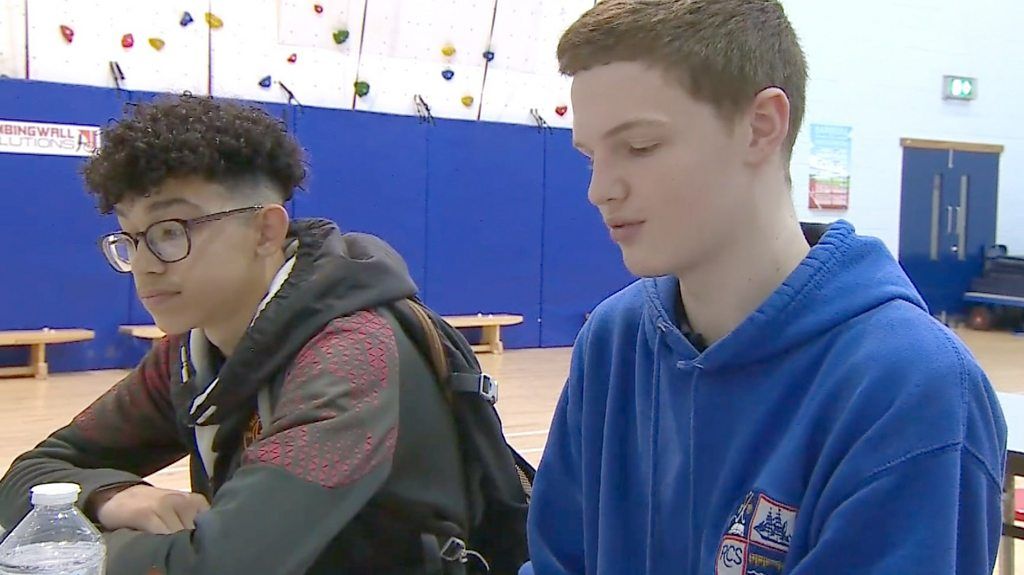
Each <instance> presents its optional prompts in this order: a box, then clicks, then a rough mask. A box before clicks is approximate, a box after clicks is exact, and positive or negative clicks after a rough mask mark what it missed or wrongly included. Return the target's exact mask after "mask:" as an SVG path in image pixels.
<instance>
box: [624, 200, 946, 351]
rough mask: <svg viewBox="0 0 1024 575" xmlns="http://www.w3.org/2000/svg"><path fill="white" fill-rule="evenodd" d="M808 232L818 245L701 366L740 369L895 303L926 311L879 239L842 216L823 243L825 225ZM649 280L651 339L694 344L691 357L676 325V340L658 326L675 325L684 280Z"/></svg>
mask: <svg viewBox="0 0 1024 575" xmlns="http://www.w3.org/2000/svg"><path fill="white" fill-rule="evenodd" d="M804 232H805V235H807V236H808V240H809V241H810V243H811V244H812V247H811V250H810V252H809V253H808V255H807V257H805V258H804V260H803V261H802V262H801V263H800V265H798V266H797V268H796V269H795V270H794V271H793V272H792V273H791V274H790V275H789V277H788V278H786V280H785V281H784V282H783V283H782V285H780V286H779V287H778V288H777V289H776V290H775V291H774V292H773V293H772V294H771V295H770V296H769V297H768V298H767V299H766V300H765V301H764V302H763V303H762V304H761V306H760V307H758V309H757V310H755V311H754V313H752V314H751V315H750V316H748V317H747V318H746V319H745V320H744V321H743V322H742V323H741V324H740V325H739V326H737V327H736V329H735V330H733V331H732V332H731V333H730V334H728V335H727V336H725V337H724V338H722V339H721V340H719V341H717V342H715V343H714V344H713V345H712V346H711V347H709V348H708V349H707V350H705V351H704V353H703V354H701V356H700V360H699V363H700V365H701V366H702V367H703V368H705V369H714V368H716V367H726V366H728V367H741V366H744V365H748V364H751V363H757V362H761V361H764V360H766V359H769V358H772V357H774V356H778V355H781V354H784V353H786V352H787V351H788V350H790V349H793V348H795V347H798V346H800V345H801V344H803V343H805V342H807V341H808V340H811V339H813V338H816V337H818V336H820V335H821V334H823V333H825V332H827V331H829V330H832V329H834V328H836V327H838V326H840V325H842V324H843V323H845V322H847V321H849V320H850V319H852V318H855V317H857V316H858V315H861V314H863V313H865V312H868V311H870V310H872V309H875V308H877V307H880V306H882V305H885V304H887V303H889V302H892V301H896V300H900V301H904V302H907V303H909V304H911V305H914V306H917V307H919V308H921V309H923V310H925V311H927V306H926V305H925V303H924V301H923V300H922V299H921V296H920V295H919V294H918V292H917V290H916V289H915V288H914V285H913V284H912V283H911V281H910V279H909V278H908V277H907V276H906V274H905V273H904V272H903V269H902V268H901V267H900V265H899V264H898V263H897V262H896V260H895V259H894V258H893V257H892V254H891V253H890V252H889V250H888V249H887V248H886V247H885V245H884V244H883V243H882V242H881V241H879V240H877V239H875V238H870V237H864V236H858V235H857V234H856V231H855V230H854V228H853V226H852V225H850V224H849V223H848V222H846V221H843V220H839V221H837V222H835V223H833V224H831V225H830V226H828V228H827V230H825V231H824V233H823V234H821V235H820V238H817V241H815V239H816V236H817V235H819V234H818V232H819V230H816V229H814V228H813V227H811V226H805V228H804ZM643 283H644V292H645V294H644V295H645V298H646V303H645V306H646V308H647V313H645V314H644V315H645V318H646V319H645V322H646V329H647V330H648V332H649V334H650V335H651V336H652V337H651V339H650V341H652V342H654V341H666V342H668V344H669V345H671V346H673V347H676V348H678V349H679V351H683V350H684V349H689V353H690V354H691V355H692V354H693V350H692V348H688V344H686V342H685V339H684V337H683V336H682V333H680V332H679V330H678V329H675V330H674V333H673V336H672V337H666V338H659V337H658V330H659V328H658V326H659V325H661V326H666V325H668V326H674V325H675V320H674V319H673V317H674V314H673V313H672V312H673V311H674V310H675V308H676V305H677V304H676V301H677V299H678V297H679V281H678V279H677V278H675V277H659V278H650V279H645V280H643ZM869 286H870V288H871V289H867V288H868V287H869Z"/></svg>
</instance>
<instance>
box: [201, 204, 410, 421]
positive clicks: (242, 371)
mask: <svg viewBox="0 0 1024 575" xmlns="http://www.w3.org/2000/svg"><path fill="white" fill-rule="evenodd" d="M288 237H289V239H290V240H291V241H292V242H293V244H294V245H293V248H292V249H294V253H295V255H294V256H293V258H292V259H289V260H288V261H287V262H286V263H285V265H284V266H283V267H282V270H281V272H279V273H278V276H277V277H276V278H275V281H274V282H273V283H272V285H271V286H270V290H269V291H268V297H267V299H265V300H264V301H263V303H262V304H261V305H260V308H259V309H258V310H255V312H256V313H255V319H254V320H253V323H252V325H251V326H250V327H249V329H248V330H247V331H246V333H245V335H244V336H243V337H242V340H241V341H240V342H239V343H238V346H237V347H236V348H235V351H234V353H233V354H232V355H231V357H230V358H228V360H227V361H226V362H225V364H224V366H223V367H222V368H221V369H220V371H219V373H218V375H217V379H216V380H215V381H214V382H213V383H211V384H210V386H209V387H207V388H206V389H205V390H204V391H203V392H202V394H201V395H200V396H198V397H197V398H196V399H195V401H194V402H193V408H192V410H191V422H190V423H191V424H193V425H194V424H196V423H199V422H201V423H202V424H204V425H216V424H218V423H220V422H221V421H223V420H224V419H225V418H227V417H230V416H231V415H232V414H237V412H238V408H239V407H240V406H243V405H246V404H251V402H252V401H254V398H255V396H256V393H257V392H258V391H259V389H260V388H261V387H263V386H265V385H268V384H269V383H270V381H271V380H272V379H273V378H274V377H275V376H276V375H277V374H280V373H283V372H284V370H285V369H286V367H287V366H288V365H289V364H290V363H291V362H292V359H293V358H294V357H295V355H296V354H297V353H298V352H299V350H300V349H302V347H303V346H304V345H306V343H307V342H308V341H309V340H310V339H312V338H313V337H314V336H315V335H316V334H317V333H318V332H320V331H321V330H322V329H323V328H324V326H326V325H327V324H328V323H329V322H330V321H331V320H333V319H335V318H338V317H342V316H345V315H350V314H352V313H355V312H357V311H360V310H365V309H372V308H374V307H378V306H381V305H384V304H388V303H390V302H394V301H397V300H401V299H404V298H408V297H412V296H414V295H415V294H416V292H417V288H416V284H415V282H413V280H412V277H411V276H410V275H409V270H408V267H407V266H406V264H405V261H404V260H403V259H402V257H401V256H400V255H399V254H398V253H397V252H396V251H395V250H394V249H393V248H392V247H391V246H389V245H388V244H387V243H386V242H384V241H383V240H381V239H379V238H377V237H374V236H371V235H367V234H359V233H346V234H342V233H341V231H340V230H339V229H338V227H337V225H336V224H334V222H331V221H329V220H323V219H300V220H295V221H293V222H292V224H291V226H290V229H289V233H288ZM190 363H192V362H185V365H186V367H185V368H184V369H189V368H190V367H191V366H189V364H190Z"/></svg>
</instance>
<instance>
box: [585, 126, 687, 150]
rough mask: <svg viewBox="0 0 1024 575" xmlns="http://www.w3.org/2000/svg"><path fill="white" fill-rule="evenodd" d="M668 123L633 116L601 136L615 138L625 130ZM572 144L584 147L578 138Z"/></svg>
mask: <svg viewBox="0 0 1024 575" xmlns="http://www.w3.org/2000/svg"><path fill="white" fill-rule="evenodd" d="M667 123H668V122H667V121H666V120H661V119H658V118H633V119H632V120H626V121H625V122H622V123H621V124H619V125H617V126H614V127H612V128H611V129H609V130H608V131H606V132H605V133H604V135H603V136H601V139H603V140H607V139H609V138H614V137H615V136H618V135H619V134H621V133H623V132H628V131H629V130H632V129H633V128H646V127H661V126H664V125H665V124H667ZM572 145H573V146H574V147H575V148H577V149H580V150H582V149H583V145H582V144H581V143H580V142H579V141H578V140H576V139H573V141H572Z"/></svg>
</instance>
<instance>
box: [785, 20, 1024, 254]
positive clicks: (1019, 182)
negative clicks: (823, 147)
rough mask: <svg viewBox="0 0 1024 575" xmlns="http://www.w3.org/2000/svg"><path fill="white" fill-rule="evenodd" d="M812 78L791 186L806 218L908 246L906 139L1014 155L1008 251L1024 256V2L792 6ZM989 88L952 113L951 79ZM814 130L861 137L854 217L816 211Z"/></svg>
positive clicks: (1005, 162) (1006, 221)
mask: <svg viewBox="0 0 1024 575" xmlns="http://www.w3.org/2000/svg"><path fill="white" fill-rule="evenodd" d="M783 4H784V5H785V7H786V9H787V12H788V14H789V17H790V19H791V21H792V22H793V25H794V27H795V28H796V30H797V33H798V34H799V35H800V39H801V41H802V43H803V47H804V51H805V52H806V53H807V58H808V64H809V66H810V80H809V86H808V103H807V114H806V119H805V123H804V126H805V129H804V130H803V131H801V136H800V138H799V140H798V142H797V149H796V150H795V153H794V159H793V168H792V175H793V181H794V201H795V203H796V206H797V208H798V209H799V213H800V215H801V216H802V217H804V218H808V219H817V220H829V219H833V218H835V217H836V216H837V215H838V216H842V217H845V218H848V219H850V220H851V221H853V222H854V224H856V225H857V227H858V231H861V232H863V233H868V234H871V235H877V236H879V237H881V238H882V239H883V240H884V241H885V242H886V244H887V245H888V246H889V247H890V249H892V250H893V251H894V252H895V251H896V250H897V249H898V243H899V203H900V178H901V168H902V148H901V147H900V138H902V137H911V138H924V139H934V140H953V141H966V142H980V143H986V144H1001V145H1004V146H1005V147H1006V148H1005V152H1004V153H1003V155H1002V159H1001V162H1000V178H999V217H998V222H997V241H998V242H1000V243H1005V244H1008V245H1009V247H1010V249H1011V250H1013V251H1014V252H1018V253H1024V106H1021V105H1020V104H1019V103H1018V102H1019V100H1020V99H1021V98H1022V97H1024V74H1021V72H1020V70H1021V65H1022V64H1024V34H1022V31H1021V24H1022V23H1024V2H1022V1H1021V0H970V1H967V0H860V1H858V2H846V1H838V0H783ZM946 74H951V75H960V76H972V77H976V78H978V87H979V91H978V99H977V100H974V101H972V102H952V101H943V100H942V97H941V89H942V76H943V75H946ZM812 123H819V124H840V125H848V126H851V127H852V128H853V132H852V159H851V192H850V209H849V210H848V211H846V212H845V213H838V214H837V213H835V212H819V211H811V210H809V209H808V208H807V173H808V166H807V159H808V155H809V150H810V138H809V136H810V130H809V129H808V127H809V126H810V124H812Z"/></svg>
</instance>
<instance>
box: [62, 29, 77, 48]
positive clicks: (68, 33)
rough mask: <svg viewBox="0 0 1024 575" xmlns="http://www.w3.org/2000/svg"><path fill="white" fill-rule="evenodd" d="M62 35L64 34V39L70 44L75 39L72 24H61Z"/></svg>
mask: <svg viewBox="0 0 1024 575" xmlns="http://www.w3.org/2000/svg"><path fill="white" fill-rule="evenodd" d="M60 35H61V36H64V41H65V42H67V43H68V44H70V43H71V41H72V40H74V39H75V31H74V30H72V29H71V26H65V25H64V24H61V25H60Z"/></svg>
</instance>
